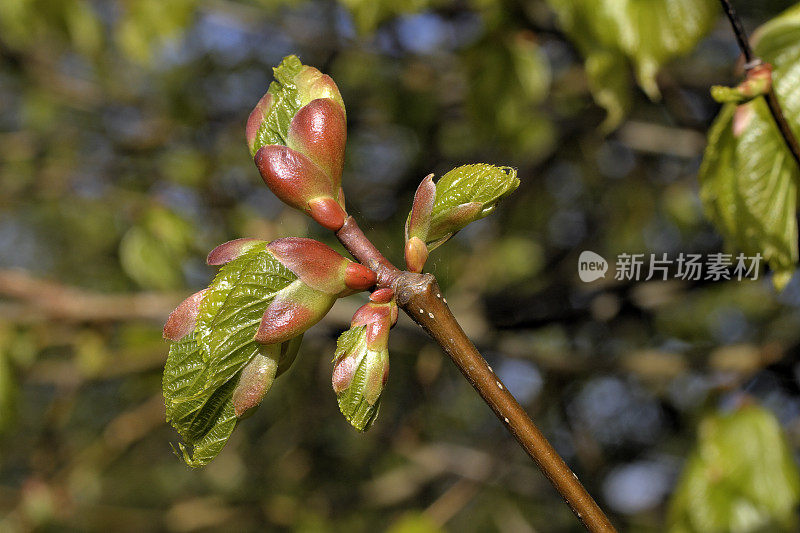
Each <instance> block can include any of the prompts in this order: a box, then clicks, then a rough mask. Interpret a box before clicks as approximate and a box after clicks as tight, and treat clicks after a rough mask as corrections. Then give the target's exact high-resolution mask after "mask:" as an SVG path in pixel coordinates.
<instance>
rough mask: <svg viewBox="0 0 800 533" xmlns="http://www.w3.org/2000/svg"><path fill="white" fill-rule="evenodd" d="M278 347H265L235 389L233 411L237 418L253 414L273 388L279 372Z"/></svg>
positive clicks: (254, 358) (246, 369) (243, 373)
mask: <svg viewBox="0 0 800 533" xmlns="http://www.w3.org/2000/svg"><path fill="white" fill-rule="evenodd" d="M279 355H280V349H279V348H278V347H271V346H265V347H263V348H262V349H261V350H260V353H258V354H256V355H255V357H253V359H252V360H251V361H250V362H249V363H247V366H245V367H244V369H242V373H241V374H240V375H239V382H238V383H237V384H236V388H235V389H233V398H232V399H233V409H234V413H235V414H236V417H237V418H243V417H244V416H245V415H250V414H252V412H253V410H254V408H255V407H258V405H259V404H260V403H261V400H263V399H264V396H265V395H266V394H267V392H268V391H269V389H270V387H272V382H273V381H274V380H275V376H276V374H277V372H278V357H279Z"/></svg>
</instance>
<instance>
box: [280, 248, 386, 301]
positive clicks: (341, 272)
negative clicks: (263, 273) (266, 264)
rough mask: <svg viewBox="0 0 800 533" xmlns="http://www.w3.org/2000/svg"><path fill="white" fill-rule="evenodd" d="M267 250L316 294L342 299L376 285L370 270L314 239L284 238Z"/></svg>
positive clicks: (375, 279)
mask: <svg viewBox="0 0 800 533" xmlns="http://www.w3.org/2000/svg"><path fill="white" fill-rule="evenodd" d="M267 250H269V252H270V253H271V254H272V255H273V256H275V258H276V259H278V261H280V262H281V263H282V264H283V265H284V266H285V267H286V268H288V269H289V270H291V271H292V272H294V273H295V275H296V276H297V277H298V278H300V279H301V280H302V281H303V282H304V283H305V284H307V285H308V286H310V287H312V288H314V289H316V290H318V291H322V292H326V293H329V294H335V295H337V296H345V295H346V294H349V293H350V291H356V292H357V291H363V290H366V289H368V288H370V287H372V286H373V285H375V282H376V281H377V276H376V274H375V273H374V272H373V271H372V270H370V269H368V268H367V267H365V266H364V265H361V264H359V263H354V262H353V261H350V260H349V259H346V258H344V257H342V256H341V255H339V253H337V252H336V251H335V250H333V249H332V248H331V247H329V246H327V245H325V244H322V243H321V242H319V241H315V240H314V239H305V238H302V237H286V238H283V239H278V240H275V241H272V242H271V243H269V244H268V245H267Z"/></svg>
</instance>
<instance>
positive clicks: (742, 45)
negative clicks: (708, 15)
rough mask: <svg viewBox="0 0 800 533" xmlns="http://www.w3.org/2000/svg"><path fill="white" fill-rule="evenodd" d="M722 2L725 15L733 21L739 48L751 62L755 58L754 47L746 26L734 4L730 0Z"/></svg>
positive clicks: (732, 24) (745, 58) (721, 0)
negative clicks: (745, 29) (748, 36)
mask: <svg viewBox="0 0 800 533" xmlns="http://www.w3.org/2000/svg"><path fill="white" fill-rule="evenodd" d="M720 2H721V3H722V9H723V11H725V15H727V17H728V20H730V21H731V26H733V33H734V35H735V36H736V42H737V43H738V44H739V49H741V51H742V54H744V60H745V61H747V62H748V63H751V62H752V61H753V59H754V55H753V49H752V48H750V41H749V39H748V38H747V32H745V31H744V26H742V20H741V19H740V18H739V15H737V14H736V10H735V9H733V4H731V3H730V2H729V1H728V0H720Z"/></svg>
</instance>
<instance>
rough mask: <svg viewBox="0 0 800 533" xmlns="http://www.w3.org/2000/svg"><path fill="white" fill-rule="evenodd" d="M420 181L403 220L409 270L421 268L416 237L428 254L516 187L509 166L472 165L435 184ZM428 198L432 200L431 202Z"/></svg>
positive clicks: (487, 211) (492, 209)
mask: <svg viewBox="0 0 800 533" xmlns="http://www.w3.org/2000/svg"><path fill="white" fill-rule="evenodd" d="M429 178H430V176H429V177H427V178H425V179H424V180H422V183H421V184H420V186H419V188H418V189H417V193H416V194H415V196H414V205H413V207H412V210H411V213H410V214H409V216H408V219H407V221H406V264H407V266H408V268H409V270H412V271H416V272H419V271H420V270H415V269H416V268H420V269H421V266H422V265H424V262H425V259H427V255H426V254H425V253H423V251H422V247H421V246H420V244H419V243H417V242H414V243H413V244H412V241H413V238H414V237H417V238H418V239H419V240H421V241H423V242H424V243H425V245H426V251H427V252H430V251H432V250H434V249H435V248H437V247H438V246H440V245H441V244H443V243H444V242H445V241H447V240H448V239H449V238H450V237H452V236H453V235H454V234H455V233H456V232H458V231H460V230H461V229H463V228H464V227H465V226H466V225H467V224H469V223H470V222H474V221H476V220H478V219H481V218H483V217H485V216H487V215H489V214H490V213H491V212H492V211H494V208H495V207H496V206H497V203H498V202H499V201H500V200H501V199H503V198H504V197H505V196H507V195H509V194H511V193H512V192H513V191H514V189H516V188H517V187H518V186H519V179H518V178H517V171H516V170H515V169H513V168H511V167H497V166H494V165H486V164H474V165H463V166H460V167H457V168H454V169H453V170H451V171H450V172H448V173H447V174H445V175H444V176H442V178H441V179H440V180H439V181H438V182H437V183H436V184H435V185H434V184H433V181H432V180H431V179H429ZM431 196H433V197H434V199H433V200H431Z"/></svg>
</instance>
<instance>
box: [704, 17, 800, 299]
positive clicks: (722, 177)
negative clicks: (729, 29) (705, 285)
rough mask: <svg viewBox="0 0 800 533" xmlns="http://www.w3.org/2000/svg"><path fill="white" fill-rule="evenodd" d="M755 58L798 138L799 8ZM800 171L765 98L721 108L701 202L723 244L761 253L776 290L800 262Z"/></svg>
mask: <svg viewBox="0 0 800 533" xmlns="http://www.w3.org/2000/svg"><path fill="white" fill-rule="evenodd" d="M755 52H756V53H757V54H759V55H760V56H761V57H762V58H763V59H764V60H765V61H767V62H769V63H772V65H773V67H774V71H773V79H774V89H775V92H776V93H777V95H778V98H779V100H780V101H781V104H782V107H783V109H784V114H785V116H786V119H787V121H788V122H789V124H790V126H791V127H792V128H793V130H794V131H795V135H797V133H798V132H799V131H800V102H798V98H797V94H800V61H799V60H800V9H798V7H795V8H792V9H790V10H788V11H787V12H785V13H784V14H783V15H781V16H780V17H778V18H776V19H774V20H773V21H772V22H770V23H769V24H767V25H765V26H764V27H763V28H761V29H760V30H759V31H758V32H757V39H756V40H755ZM798 179H800V169H798V168H797V163H796V162H795V161H794V159H793V158H792V155H791V153H790V152H789V150H788V148H787V147H786V144H785V142H784V140H783V138H782V137H781V135H780V132H779V131H778V128H777V126H776V125H775V121H774V120H773V119H772V117H771V115H770V113H769V110H768V108H767V105H766V102H765V101H764V98H763V97H761V98H757V99H755V100H753V101H751V102H749V103H747V104H743V105H740V106H738V107H737V106H736V105H735V104H725V105H724V106H723V107H722V110H721V111H720V113H719V115H718V116H717V118H716V120H715V121H714V125H713V126H712V127H711V130H710V131H709V134H708V147H707V148H706V151H705V154H704V156H703V164H702V167H701V169H700V184H701V191H700V196H701V198H702V200H703V204H704V207H705V209H706V213H707V215H708V217H709V218H710V219H711V220H712V221H713V222H714V224H715V225H716V226H717V227H718V228H719V230H720V232H721V233H722V234H723V235H724V236H725V239H726V242H727V244H728V245H729V246H730V247H732V248H735V249H737V250H741V251H744V252H746V253H749V254H754V253H755V252H761V254H762V255H763V256H764V257H765V258H766V259H767V261H768V262H769V265H770V267H771V268H772V269H773V270H774V271H775V278H774V282H775V285H776V286H777V287H778V288H779V289H780V288H783V286H784V285H785V284H786V283H787V282H788V281H789V278H790V277H791V274H792V273H793V272H794V269H795V264H796V263H797V260H798V248H797V240H798V232H797V221H796V217H795V213H796V211H797V183H798V181H797V180H798Z"/></svg>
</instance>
